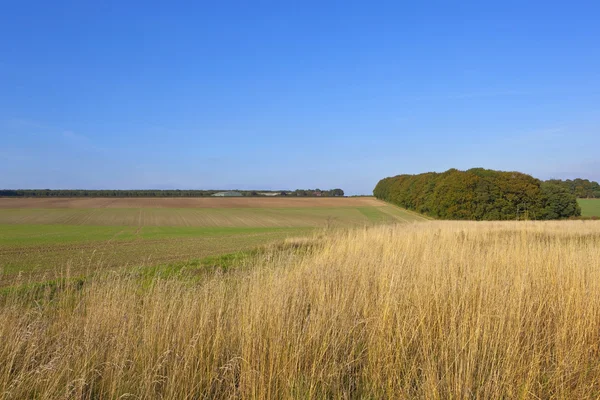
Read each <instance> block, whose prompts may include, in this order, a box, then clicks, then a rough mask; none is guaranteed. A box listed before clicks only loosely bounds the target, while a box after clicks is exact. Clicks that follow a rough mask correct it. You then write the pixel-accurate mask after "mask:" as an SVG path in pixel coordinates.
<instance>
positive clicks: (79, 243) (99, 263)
mask: <svg viewBox="0 0 600 400" xmlns="http://www.w3.org/2000/svg"><path fill="white" fill-rule="evenodd" d="M423 220H424V218H423V217H421V216H419V215H417V214H414V213H411V212H407V211H405V210H402V209H399V208H397V207H394V206H391V205H388V204H386V203H383V202H380V201H378V200H375V199H373V198H368V197H367V198H305V199H302V198H267V199H263V198H190V199H186V198H177V199H175V198H173V199H169V198H167V199H147V198H141V199H131V198H124V199H78V198H77V199H63V198H57V199H52V198H43V199H31V198H27V199H9V198H4V199H0V270H1V271H2V272H1V273H0V286H6V285H10V284H14V283H15V282H18V281H20V282H26V281H40V280H46V279H52V278H53V277H55V276H60V275H61V274H62V273H64V270H65V269H66V268H68V269H71V270H75V271H81V270H83V269H89V268H90V266H94V267H93V268H94V269H97V268H116V267H128V266H151V265H157V264H163V263H172V262H177V261H186V260H191V259H201V258H204V257H207V256H213V255H218V254H224V253H231V252H237V251H243V250H248V249H252V248H256V247H258V246H261V245H266V244H269V243H273V242H276V241H281V240H282V239H285V238H288V237H293V236H304V235H306V234H308V233H310V232H312V231H315V230H320V229H321V230H322V229H334V228H349V227H356V226H365V225H368V226H370V225H376V224H382V223H402V222H414V221H423Z"/></svg>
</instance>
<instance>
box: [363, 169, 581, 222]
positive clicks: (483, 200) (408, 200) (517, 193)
mask: <svg viewBox="0 0 600 400" xmlns="http://www.w3.org/2000/svg"><path fill="white" fill-rule="evenodd" d="M373 194H374V195H375V197H377V198H378V199H381V200H384V201H387V202H390V203H392V204H396V205H398V206H400V207H404V208H407V209H409V210H413V211H417V212H420V213H422V214H425V215H429V216H431V217H434V218H439V219H452V220H478V221H479V220H514V219H532V220H553V219H564V218H570V217H578V216H580V215H581V209H580V207H579V205H578V204H577V198H576V196H575V195H574V194H573V193H572V192H570V191H569V190H568V189H567V188H566V187H564V186H563V185H560V184H557V183H556V182H552V181H547V182H542V181H540V180H539V179H536V178H534V177H532V176H530V175H527V174H523V173H520V172H505V171H494V170H489V169H483V168H473V169H469V170H467V171H459V170H457V169H450V170H448V171H446V172H443V173H436V172H429V173H424V174H418V175H398V176H394V177H389V178H385V179H382V180H380V181H379V183H378V184H377V186H376V187H375V189H374V190H373Z"/></svg>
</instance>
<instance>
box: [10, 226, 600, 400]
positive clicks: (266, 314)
mask: <svg viewBox="0 0 600 400" xmlns="http://www.w3.org/2000/svg"><path fill="white" fill-rule="evenodd" d="M315 240H316V239H315ZM288 244H289V246H287V248H288V250H281V249H279V250H274V251H273V252H268V253H266V254H264V255H262V256H261V257H260V258H257V259H255V260H253V261H251V264H250V265H247V266H246V267H248V268H240V269H235V270H233V271H230V272H226V273H223V272H221V273H215V274H212V275H208V276H207V277H206V278H204V279H202V280H200V281H199V282H194V283H193V282H191V281H186V280H183V279H175V278H169V279H165V280H161V279H155V280H154V281H153V282H152V283H151V284H150V285H148V283H147V282H145V284H144V283H142V282H140V281H139V279H137V278H135V277H133V276H131V275H127V276H124V275H123V274H122V273H115V274H114V275H109V276H106V275H103V276H98V277H96V279H93V280H91V281H89V282H88V283H86V284H84V285H83V287H81V288H77V287H75V286H72V287H70V288H69V289H65V290H64V291H62V292H59V293H55V294H51V293H47V294H46V295H45V296H41V297H39V296H38V297H39V298H36V299H35V301H34V298H33V294H23V293H18V294H5V295H4V296H3V297H2V300H1V301H2V303H1V307H0V338H1V339H2V340H0V396H2V397H3V398H40V399H55V398H144V399H145V398H168V399H184V398H277V399H279V398H427V399H447V398H531V399H537V398H544V399H545V398H598V397H599V396H600V222H593V221H586V222H581V221H576V222H575V221H574V222H554V223H551V222H549V223H517V222H514V223H508V222H505V223H454V222H428V223H422V224H405V225H398V226H380V227H373V228H365V229H355V230H349V231H346V232H340V233H336V234H331V235H329V236H326V237H324V238H321V239H318V240H317V241H316V242H315V241H311V240H304V241H303V240H300V241H297V242H291V241H290V242H289V243H288ZM293 248H297V250H295V251H292V250H289V249H293Z"/></svg>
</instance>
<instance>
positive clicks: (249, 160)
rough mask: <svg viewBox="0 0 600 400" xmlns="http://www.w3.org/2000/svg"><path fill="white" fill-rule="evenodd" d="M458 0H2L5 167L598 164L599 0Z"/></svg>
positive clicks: (347, 183) (333, 171)
mask: <svg viewBox="0 0 600 400" xmlns="http://www.w3.org/2000/svg"><path fill="white" fill-rule="evenodd" d="M413 3H414V4H413ZM456 3H457V4H449V2H443V3H442V2H438V3H431V2H429V3H426V2H401V1H393V2H376V1H373V2H370V1H359V2H350V1H335V2H329V1H315V2H310V1H294V2H288V1H276V2H275V1H274V2H265V1H243V2H231V1H218V2H204V1H198V2H160V3H159V2H156V3H154V2H152V1H144V2H133V1H114V2H111V1H103V2H99V1H72V2H62V1H55V2H47V1H19V2H3V3H2V4H1V5H0V138H1V146H0V187H2V188H118V189H126V188H133V189H141V188H163V189H170V188H181V189H188V188H192V189H196V188H206V189H209V188H218V189H221V188H223V189H231V188H240V189H245V188H259V189H295V188H305V187H310V188H315V187H319V188H322V189H324V188H333V187H341V188H343V189H344V190H345V191H346V192H347V193H350V194H364V193H371V191H372V189H373V187H374V185H375V184H376V183H377V181H378V180H379V179H380V178H383V177H386V176H391V175H396V174H400V173H420V172H426V171H443V170H446V169H448V168H453V167H454V168H459V169H467V168H471V167H485V168H493V169H502V170H520V171H523V172H527V173H530V174H532V175H534V176H536V177H539V178H543V179H546V178H551V177H558V178H574V177H583V178H588V179H593V180H600V157H599V155H598V154H599V149H600V129H599V127H600V107H599V106H600V24H598V15H600V5H598V3H597V2H596V4H594V3H593V2H588V3H578V2H547V1H545V2H522V1H521V2H493V3H494V4H483V3H492V2H473V3H470V4H469V3H467V2H456ZM458 3H460V4H458Z"/></svg>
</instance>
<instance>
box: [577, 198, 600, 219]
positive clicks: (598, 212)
mask: <svg viewBox="0 0 600 400" xmlns="http://www.w3.org/2000/svg"><path fill="white" fill-rule="evenodd" d="M577 202H578V203H579V206H580V207H581V216H582V217H600V199H578V200H577Z"/></svg>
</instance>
